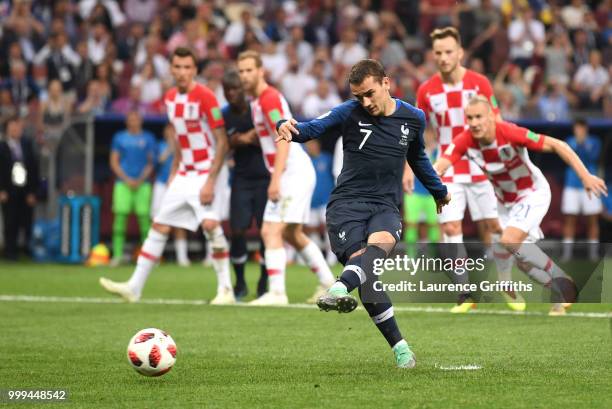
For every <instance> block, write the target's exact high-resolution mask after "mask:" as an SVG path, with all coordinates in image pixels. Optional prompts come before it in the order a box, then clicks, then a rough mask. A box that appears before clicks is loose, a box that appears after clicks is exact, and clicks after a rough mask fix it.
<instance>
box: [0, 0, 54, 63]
mask: <svg viewBox="0 0 612 409" xmlns="http://www.w3.org/2000/svg"><path fill="white" fill-rule="evenodd" d="M31 9H32V2H31V1H30V0H21V1H15V2H14V3H13V8H12V10H11V14H10V15H9V16H8V18H7V19H6V20H5V21H4V22H3V27H4V29H5V30H6V32H5V33H4V35H5V36H6V37H7V39H8V41H9V42H18V43H19V47H20V48H21V52H22V54H23V57H24V59H25V60H26V61H27V62H28V63H30V62H31V61H32V59H33V58H34V55H35V54H36V50H37V49H38V48H40V46H41V45H42V43H43V36H44V33H45V27H44V25H43V24H42V23H41V22H40V21H38V20H37V19H36V18H35V17H34V16H33V15H32V13H31Z"/></svg>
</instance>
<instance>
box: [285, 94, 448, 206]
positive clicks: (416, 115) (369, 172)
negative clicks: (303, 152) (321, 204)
mask: <svg viewBox="0 0 612 409" xmlns="http://www.w3.org/2000/svg"><path fill="white" fill-rule="evenodd" d="M395 101H396V109H395V111H394V112H393V114H391V115H388V116H373V115H371V114H369V113H368V112H367V111H366V110H365V109H364V108H363V107H362V106H361V104H360V103H359V102H358V101H356V100H349V101H346V102H344V103H343V104H341V105H338V106H337V107H335V108H333V109H332V110H331V111H329V112H328V113H326V114H323V115H321V116H320V117H318V118H316V119H313V120H311V121H308V122H301V123H298V124H297V126H296V127H297V129H298V131H299V135H293V141H295V142H299V143H303V142H306V141H308V140H310V139H313V138H320V137H323V136H325V135H336V136H339V135H341V136H342V143H343V149H344V161H343V165H342V172H341V173H340V176H338V181H337V185H336V188H335V189H334V191H333V192H332V195H331V198H330V203H332V202H333V201H335V200H338V199H343V200H347V199H348V200H355V201H364V202H374V203H387V204H391V205H393V206H397V207H399V206H400V204H401V198H402V176H403V172H404V166H405V163H406V161H408V163H409V164H410V167H411V168H412V170H413V171H414V174H415V176H416V177H417V178H418V179H419V180H420V181H421V183H423V185H424V186H425V187H426V188H427V190H428V191H429V192H430V193H431V195H432V196H433V197H434V198H435V199H442V198H444V197H446V195H447V189H446V186H445V185H443V184H442V182H441V181H440V178H439V177H438V175H437V174H436V172H435V171H434V169H433V167H432V165H431V162H430V161H429V158H428V157H427V154H426V153H425V150H424V145H425V144H424V141H423V132H424V130H425V125H426V123H425V114H424V113H423V111H421V110H420V109H418V108H416V107H414V106H412V105H410V104H408V103H406V102H404V101H401V100H399V99H395ZM282 122H283V121H279V122H278V124H277V127H278V126H280V124H281V123H282Z"/></svg>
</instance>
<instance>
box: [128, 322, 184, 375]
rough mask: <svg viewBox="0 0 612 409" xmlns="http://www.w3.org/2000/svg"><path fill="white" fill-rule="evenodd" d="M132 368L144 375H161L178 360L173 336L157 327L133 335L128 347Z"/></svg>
mask: <svg viewBox="0 0 612 409" xmlns="http://www.w3.org/2000/svg"><path fill="white" fill-rule="evenodd" d="M127 358H128V362H129V363H130V365H132V368H134V369H135V370H136V372H138V373H139V374H141V375H144V376H161V375H163V374H165V373H167V372H168V371H169V370H170V369H172V367H173V366H174V363H175V362H176V344H175V343H174V340H173V339H172V337H171V336H170V335H169V334H167V333H166V332H164V331H162V330H160V329H157V328H145V329H143V330H140V331H138V332H137V333H136V335H134V336H133V337H132V339H131V340H130V343H129V344H128V347H127Z"/></svg>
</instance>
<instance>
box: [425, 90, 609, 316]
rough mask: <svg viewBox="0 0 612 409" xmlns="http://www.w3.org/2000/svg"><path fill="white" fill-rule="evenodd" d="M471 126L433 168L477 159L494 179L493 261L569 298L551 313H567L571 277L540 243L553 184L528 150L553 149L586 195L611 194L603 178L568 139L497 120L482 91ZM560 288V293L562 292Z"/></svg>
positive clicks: (471, 107)
mask: <svg viewBox="0 0 612 409" xmlns="http://www.w3.org/2000/svg"><path fill="white" fill-rule="evenodd" d="M465 115H466V120H467V123H468V126H469V129H468V130H466V131H464V132H462V133H461V134H459V135H458V136H457V137H455V138H454V139H453V142H452V143H451V144H450V145H449V146H448V148H447V149H446V151H445V152H444V153H443V154H442V156H441V157H440V158H439V159H438V160H437V161H436V163H435V165H434V168H435V169H436V171H437V172H438V174H440V175H443V174H445V172H446V171H447V170H448V169H449V168H450V167H451V166H452V165H453V164H454V163H457V162H458V161H459V160H461V158H462V157H464V155H466V154H467V156H468V157H469V158H470V159H471V160H472V161H473V162H474V163H475V164H477V165H478V166H479V167H480V168H481V169H482V171H483V172H484V174H485V175H486V176H487V178H488V179H489V180H490V181H491V183H492V184H493V187H494V189H495V195H496V196H497V207H498V211H499V221H500V224H501V227H502V228H503V232H502V235H501V239H500V240H499V244H498V245H496V246H495V261H496V263H497V268H498V271H499V273H500V275H501V277H500V278H501V279H502V280H503V281H511V271H512V265H513V262H514V259H516V261H517V263H518V264H519V265H521V264H522V265H523V268H522V270H523V271H525V272H527V274H528V275H529V276H530V277H532V278H533V279H534V280H536V281H538V282H539V283H541V284H543V285H545V286H551V285H552V288H553V290H556V292H557V293H560V294H558V295H560V296H563V298H562V299H563V300H564V301H565V302H566V303H556V304H555V305H553V307H552V309H551V312H550V314H551V315H562V314H565V308H566V307H568V306H569V302H572V301H574V298H575V286H574V284H573V281H572V280H571V279H570V278H569V276H567V275H566V274H565V273H564V272H563V270H561V269H560V268H559V267H558V266H557V265H556V264H555V263H554V262H553V260H552V259H551V258H550V257H548V256H547V255H546V254H544V252H543V251H542V250H541V249H540V248H539V247H537V246H536V245H535V244H533V243H535V242H536V241H537V240H539V239H542V238H543V235H542V230H540V223H541V222H542V219H543V218H544V216H545V215H546V212H547V211H548V208H549V206H550V200H551V193H550V186H549V185H548V182H547V181H546V178H545V177H544V175H543V174H542V171H540V169H539V168H537V167H536V166H535V165H534V164H533V163H532V162H531V160H530V159H529V154H528V152H527V151H528V150H534V151H542V152H553V153H556V154H557V155H559V157H560V158H561V159H563V161H565V162H566V163H567V164H568V165H569V166H570V167H571V168H572V169H574V170H575V171H576V173H577V174H578V176H579V178H580V181H581V182H582V185H583V186H584V189H585V190H586V192H587V194H589V195H595V196H599V195H601V194H607V187H606V184H605V182H604V181H603V180H602V179H600V178H598V177H597V176H594V175H592V174H591V173H589V171H588V169H587V168H586V167H585V166H584V164H583V163H582V161H581V160H580V158H579V157H578V155H576V153H575V152H574V151H573V150H572V149H571V148H570V147H569V145H568V144H567V143H565V142H564V141H561V140H559V139H555V138H552V137H550V136H545V135H540V134H536V133H534V132H532V131H530V130H528V129H525V128H521V127H519V126H516V125H514V124H511V123H508V122H501V121H500V122H496V120H495V113H494V111H493V108H492V107H491V105H490V103H489V99H488V98H487V97H484V96H480V95H479V96H476V97H473V98H472V99H471V100H470V101H469V102H468V105H467V107H466V108H465ZM561 292H562V293H561Z"/></svg>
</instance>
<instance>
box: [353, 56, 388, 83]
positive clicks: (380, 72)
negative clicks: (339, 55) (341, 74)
mask: <svg viewBox="0 0 612 409" xmlns="http://www.w3.org/2000/svg"><path fill="white" fill-rule="evenodd" d="M370 76H372V77H374V80H376V81H377V82H382V79H383V78H384V77H386V76H387V74H385V68H384V67H383V65H382V64H381V63H380V62H378V61H376V60H372V59H365V60H361V61H359V62H358V63H357V64H355V65H353V68H351V72H350V73H349V77H348V81H349V84H353V85H358V84H361V83H362V82H363V81H364V80H365V79H366V77H370Z"/></svg>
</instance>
